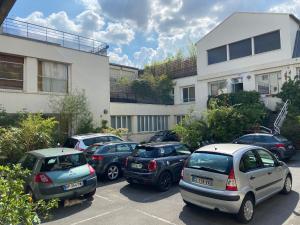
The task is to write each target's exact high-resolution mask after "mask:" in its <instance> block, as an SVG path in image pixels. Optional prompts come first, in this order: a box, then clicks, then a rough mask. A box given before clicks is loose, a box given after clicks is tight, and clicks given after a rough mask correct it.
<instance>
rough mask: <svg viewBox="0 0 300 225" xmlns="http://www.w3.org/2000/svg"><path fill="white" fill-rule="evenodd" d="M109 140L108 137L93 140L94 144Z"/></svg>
mask: <svg viewBox="0 0 300 225" xmlns="http://www.w3.org/2000/svg"><path fill="white" fill-rule="evenodd" d="M109 141H110V140H109V138H108V137H105V136H104V137H96V138H95V143H101V142H109Z"/></svg>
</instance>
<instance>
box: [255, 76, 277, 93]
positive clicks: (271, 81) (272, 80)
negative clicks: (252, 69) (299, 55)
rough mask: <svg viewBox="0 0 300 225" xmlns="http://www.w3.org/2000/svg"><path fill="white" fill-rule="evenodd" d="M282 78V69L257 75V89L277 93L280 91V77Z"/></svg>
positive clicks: (260, 91) (261, 91) (262, 91)
mask: <svg viewBox="0 0 300 225" xmlns="http://www.w3.org/2000/svg"><path fill="white" fill-rule="evenodd" d="M280 78H281V72H280V71H277V72H272V73H265V74H259V75H256V77H255V85H256V90H257V91H258V92H259V93H260V94H277V93H278V91H279V83H278V79H280Z"/></svg>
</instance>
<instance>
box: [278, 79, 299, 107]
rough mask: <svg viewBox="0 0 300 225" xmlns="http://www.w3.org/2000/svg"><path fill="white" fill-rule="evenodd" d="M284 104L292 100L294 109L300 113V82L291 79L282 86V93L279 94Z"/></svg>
mask: <svg viewBox="0 0 300 225" xmlns="http://www.w3.org/2000/svg"><path fill="white" fill-rule="evenodd" d="M278 97H279V98H281V99H282V100H283V101H284V102H285V101H286V100H290V103H291V105H292V107H295V110H298V111H300V80H291V79H289V80H288V81H287V82H285V83H284V84H283V85H282V88H281V92H280V93H279V94H278Z"/></svg>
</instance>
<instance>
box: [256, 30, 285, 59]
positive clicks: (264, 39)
mask: <svg viewBox="0 0 300 225" xmlns="http://www.w3.org/2000/svg"><path fill="white" fill-rule="evenodd" d="M254 46H255V48H254V49H255V54H258V53H262V52H268V51H272V50H275V49H280V31H279V30H277V31H274V32H270V33H267V34H262V35H259V36H256V37H254Z"/></svg>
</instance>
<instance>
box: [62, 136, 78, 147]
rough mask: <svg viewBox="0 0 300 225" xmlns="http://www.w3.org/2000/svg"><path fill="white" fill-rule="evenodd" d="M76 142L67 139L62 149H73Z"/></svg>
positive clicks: (75, 140)
mask: <svg viewBox="0 0 300 225" xmlns="http://www.w3.org/2000/svg"><path fill="white" fill-rule="evenodd" d="M77 142H78V140H77V139H73V138H68V139H67V140H66V142H65V143H64V145H63V147H65V148H75V145H76V144H77Z"/></svg>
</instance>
